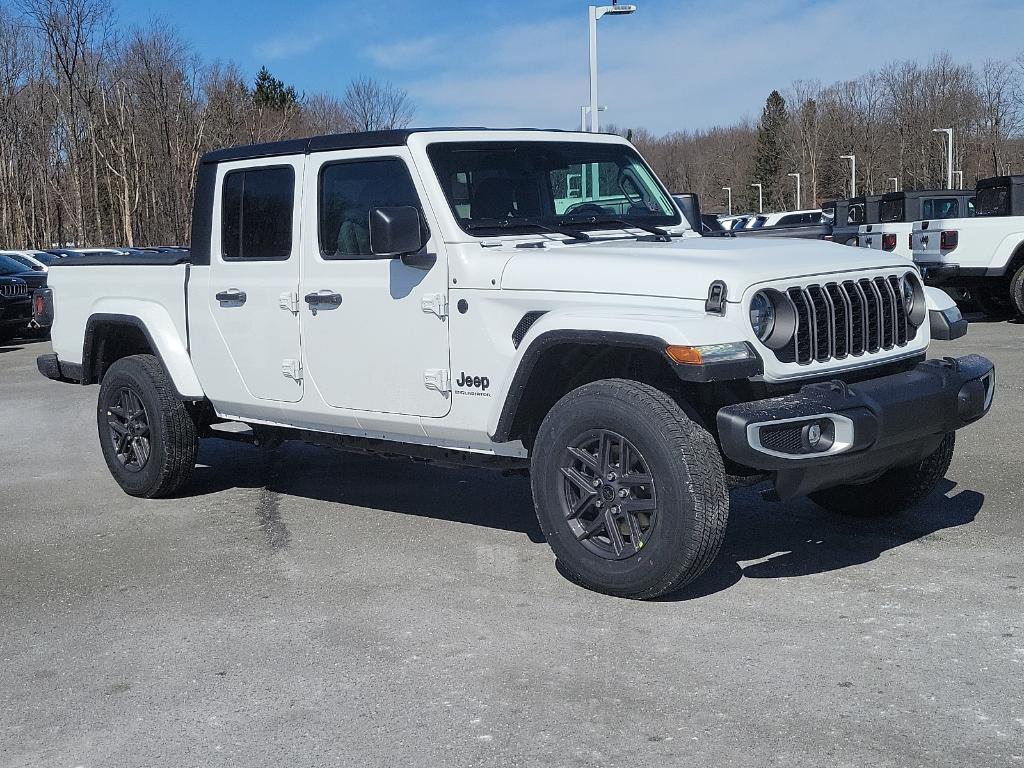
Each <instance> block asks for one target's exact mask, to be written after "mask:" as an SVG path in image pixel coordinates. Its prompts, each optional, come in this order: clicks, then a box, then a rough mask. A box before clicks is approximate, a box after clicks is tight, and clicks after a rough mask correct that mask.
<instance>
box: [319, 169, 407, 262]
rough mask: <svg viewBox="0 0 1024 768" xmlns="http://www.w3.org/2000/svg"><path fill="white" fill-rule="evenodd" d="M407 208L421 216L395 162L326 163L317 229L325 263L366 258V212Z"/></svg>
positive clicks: (405, 170)
mask: <svg viewBox="0 0 1024 768" xmlns="http://www.w3.org/2000/svg"><path fill="white" fill-rule="evenodd" d="M400 205H409V206H412V207H413V208H415V209H416V210H418V211H420V215H421V216H422V214H423V208H422V206H421V205H420V199H419V196H418V195H417V194H416V188H415V187H414V186H413V183H412V177H411V176H410V175H409V169H408V168H407V167H406V165H405V163H404V162H402V161H401V160H399V159H398V158H388V159H379V160H358V161H343V162H339V163H330V164H328V165H325V166H324V167H323V168H321V169H320V189H319V207H318V229H319V237H320V255H321V256H323V257H324V258H325V259H351V258H355V259H358V258H360V257H365V256H370V255H371V253H370V209H371V208H378V207H386V206H400Z"/></svg>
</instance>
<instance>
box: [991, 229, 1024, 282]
mask: <svg viewBox="0 0 1024 768" xmlns="http://www.w3.org/2000/svg"><path fill="white" fill-rule="evenodd" d="M1022 265H1024V232H1014V233H1012V234H1009V235H1007V236H1006V237H1004V238H1003V240H1002V241H1001V242H1000V243H999V246H998V247H997V248H996V249H995V252H994V253H993V254H992V260H991V261H990V262H989V263H988V274H989V276H993V275H996V276H1002V275H1006V276H1008V277H1013V273H1014V272H1016V271H1017V270H1018V269H1020V267H1021V266H1022Z"/></svg>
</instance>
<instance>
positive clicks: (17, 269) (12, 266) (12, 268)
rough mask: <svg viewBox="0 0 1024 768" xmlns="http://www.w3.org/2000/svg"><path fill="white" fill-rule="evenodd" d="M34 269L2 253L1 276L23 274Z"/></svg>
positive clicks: (0, 260) (0, 262)
mask: <svg viewBox="0 0 1024 768" xmlns="http://www.w3.org/2000/svg"><path fill="white" fill-rule="evenodd" d="M31 271H32V270H31V269H29V268H28V267H26V266H25V265H24V264H22V263H21V262H20V261H17V260H15V259H13V258H11V257H10V256H5V255H3V254H0V276H6V275H21V274H24V273H25V272H31Z"/></svg>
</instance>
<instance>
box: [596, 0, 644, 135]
mask: <svg viewBox="0 0 1024 768" xmlns="http://www.w3.org/2000/svg"><path fill="white" fill-rule="evenodd" d="M635 12H636V6H635V5H619V4H618V0H613V2H612V4H611V5H592V6H590V8H589V11H588V19H589V20H590V131H591V132H592V133H597V113H598V106H597V20H598V19H600V18H601V17H602V16H604V15H605V14H609V15H613V16H627V15H629V14H631V13H635Z"/></svg>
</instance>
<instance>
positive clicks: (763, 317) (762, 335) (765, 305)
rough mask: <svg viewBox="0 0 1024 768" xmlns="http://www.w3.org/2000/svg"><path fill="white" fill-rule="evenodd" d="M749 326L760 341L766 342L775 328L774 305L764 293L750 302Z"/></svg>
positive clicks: (757, 295) (758, 293)
mask: <svg viewBox="0 0 1024 768" xmlns="http://www.w3.org/2000/svg"><path fill="white" fill-rule="evenodd" d="M750 326H751V327H752V328H753V329H754V333H755V334H756V335H757V338H758V339H759V340H760V341H762V342H763V341H766V340H767V339H768V337H769V336H771V335H772V329H774V328H775V305H774V304H773V303H772V300H771V299H770V298H768V295H767V294H766V293H765V292H764V291H758V292H757V293H755V294H754V298H753V299H751V300H750Z"/></svg>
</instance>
